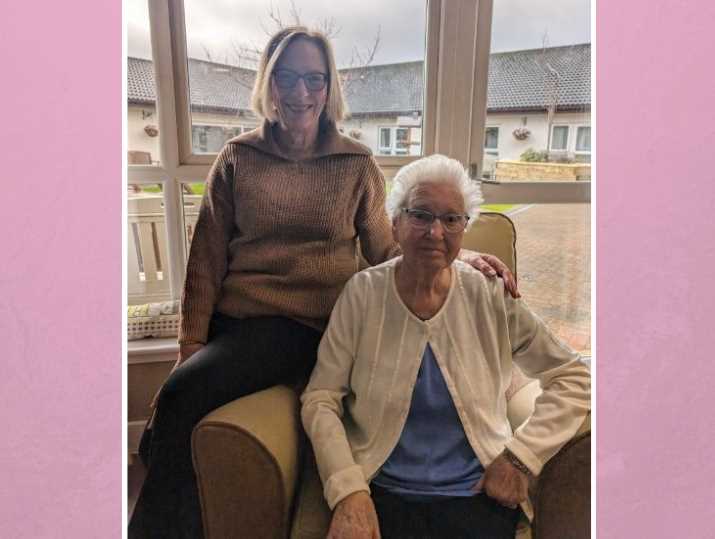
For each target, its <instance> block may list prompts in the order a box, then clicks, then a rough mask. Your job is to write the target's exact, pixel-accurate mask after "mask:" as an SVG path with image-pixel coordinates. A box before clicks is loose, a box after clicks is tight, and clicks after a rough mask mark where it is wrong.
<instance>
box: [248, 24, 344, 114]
mask: <svg viewBox="0 0 715 539" xmlns="http://www.w3.org/2000/svg"><path fill="white" fill-rule="evenodd" d="M294 39H305V40H307V41H310V42H311V43H313V44H315V45H316V46H317V47H318V48H319V49H320V50H321V51H322V52H323V57H324V58H325V63H326V64H327V66H328V96H327V99H326V101H325V108H324V109H323V112H322V113H321V118H322V117H323V116H324V117H325V118H326V119H327V120H330V121H332V122H337V121H340V120H342V119H343V118H344V117H345V116H346V115H347V105H346V103H345V98H344V97H343V90H342V86H341V84H340V76H339V74H338V68H337V67H336V65H335V56H334V55H333V48H332V47H331V45H330V42H329V41H328V38H326V37H325V35H324V34H323V33H321V32H318V31H317V30H308V28H306V27H305V26H289V27H287V28H283V29H282V30H279V31H278V32H277V33H276V34H274V35H273V37H271V39H270V40H269V41H268V45H266V48H265V49H264V50H263V53H262V54H261V60H260V62H259V64H258V73H257V74H256V82H255V84H254V85H253V93H252V94H251V108H252V109H253V112H255V113H256V114H258V115H259V116H262V117H263V118H266V119H268V120H269V121H270V122H277V121H279V120H280V118H279V114H278V110H277V106H276V104H275V102H274V100H273V92H272V84H271V75H272V74H273V70H274V69H275V66H276V63H277V62H278V60H279V59H280V57H281V55H282V54H283V51H285V50H286V48H287V47H288V45H289V44H290V43H291V42H292V41H293V40H294Z"/></svg>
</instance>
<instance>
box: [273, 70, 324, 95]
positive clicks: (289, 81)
mask: <svg viewBox="0 0 715 539" xmlns="http://www.w3.org/2000/svg"><path fill="white" fill-rule="evenodd" d="M298 79H303V83H304V84H305V87H306V88H307V89H308V90H310V91H311V92H319V91H320V90H322V89H323V88H325V85H326V84H327V83H328V75H327V74H325V73H321V72H320V71H311V72H310V73H304V74H303V75H301V74H300V73H296V72H295V71H293V70H292V69H276V70H275V71H273V80H275V81H276V84H277V85H278V88H280V89H281V90H291V89H293V88H294V87H295V85H296V84H298Z"/></svg>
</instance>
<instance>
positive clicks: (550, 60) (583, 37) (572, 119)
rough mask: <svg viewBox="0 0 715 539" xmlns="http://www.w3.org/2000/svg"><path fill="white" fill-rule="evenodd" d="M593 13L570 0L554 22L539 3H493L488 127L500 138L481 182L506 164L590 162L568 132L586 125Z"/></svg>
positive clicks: (584, 1)
mask: <svg viewBox="0 0 715 539" xmlns="http://www.w3.org/2000/svg"><path fill="white" fill-rule="evenodd" d="M590 9H591V8H590V1H589V0H574V1H573V2H567V3H564V4H563V5H561V6H560V7H559V16H558V17H554V15H553V11H551V10H550V9H544V7H543V5H541V4H540V3H538V2H520V3H514V2H494V11H493V17H492V32H491V48H490V57H489V75H488V87H487V117H486V125H491V126H494V125H499V127H500V135H501V136H500V138H499V140H498V152H499V153H498V155H495V154H492V155H487V156H485V160H484V164H483V167H482V170H483V173H484V175H485V176H486V177H494V176H495V175H497V176H498V175H499V169H500V168H501V167H503V166H505V165H504V162H506V161H508V162H514V161H527V162H542V163H547V162H549V161H551V162H554V161H555V162H559V163H573V162H578V161H586V162H588V160H589V158H588V156H585V155H583V154H581V155H577V152H580V151H581V150H577V148H576V143H577V140H576V138H577V137H576V136H574V135H572V136H571V137H569V136H568V130H569V129H570V128H571V127H572V126H573V128H574V129H575V128H576V126H577V125H578V126H585V127H587V126H589V125H590V123H591V113H590V109H591V43H590V41H591V35H590V29H591V21H590ZM554 127H555V128H554ZM487 129H490V128H487ZM489 144H490V140H489V133H488V131H487V132H485V148H488V149H492V148H491V147H490V145H489ZM507 166H508V167H511V165H507ZM589 176H590V174H589ZM515 179H519V180H520V181H529V178H528V177H524V176H519V177H518V178H515Z"/></svg>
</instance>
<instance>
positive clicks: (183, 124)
mask: <svg viewBox="0 0 715 539" xmlns="http://www.w3.org/2000/svg"><path fill="white" fill-rule="evenodd" d="M147 3H148V10H149V22H150V31H151V36H150V38H151V45H152V60H153V67H154V73H155V81H156V97H157V100H156V113H157V123H158V126H159V132H160V134H161V135H160V137H159V141H158V144H159V164H158V165H129V166H128V167H127V169H128V172H127V178H128V183H129V184H132V183H160V184H162V186H163V196H164V210H165V216H164V217H165V223H166V227H165V230H166V241H167V256H168V260H167V264H166V268H165V271H166V272H168V277H169V283H170V296H171V297H172V298H174V299H178V298H180V296H181V290H182V288H183V282H184V277H185V264H186V258H187V249H186V241H185V232H184V220H183V197H182V188H181V184H182V183H193V182H199V181H203V180H204V179H205V178H206V176H207V174H208V172H209V170H210V167H211V165H212V164H213V162H214V160H215V158H216V155H217V154H215V153H213V154H193V153H192V149H191V115H190V108H189V105H188V103H189V101H188V98H189V91H188V90H189V88H188V70H187V49H186V26H185V18H184V8H183V0H147ZM492 8H493V0H450V1H447V0H426V38H425V39H426V41H425V62H424V69H425V76H424V81H425V87H424V100H423V103H424V106H423V111H422V126H421V130H422V131H421V141H422V154H423V155H429V154H432V153H442V154H445V155H448V156H450V157H453V158H455V159H458V160H459V161H460V162H462V163H463V164H464V165H465V166H466V167H468V169H469V172H470V175H471V177H473V178H479V177H480V176H481V166H482V160H483V155H484V151H485V148H484V144H485V121H486V99H487V74H488V66H489V53H490V41H491V20H492ZM125 61H126V59H125ZM465 65H467V66H471V69H464V66H465ZM437 118H439V119H440V121H439V123H438V122H437ZM592 124H593V120H592V121H591V125H589V127H592ZM391 142H392V141H391ZM591 151H593V144H592V150H591ZM589 153H591V152H589ZM408 154H409V149H408ZM375 159H376V161H377V163H378V165H379V166H380V167H381V169H382V171H383V173H384V175H385V177H386V178H387V179H388V180H389V179H391V178H392V177H393V176H394V175H395V173H396V172H397V170H399V168H401V167H402V166H404V165H405V164H407V163H410V162H411V161H414V160H415V159H418V157H417V156H410V155H400V156H382V155H378V156H375ZM482 192H483V195H484V198H485V200H486V202H487V203H490V204H500V203H511V204H520V203H567V202H568V203H573V202H576V203H589V202H590V200H591V185H590V182H589V181H583V182H574V183H573V184H569V183H565V182H541V183H539V184H533V183H529V182H509V183H508V184H507V183H504V184H502V183H500V182H496V181H483V183H482Z"/></svg>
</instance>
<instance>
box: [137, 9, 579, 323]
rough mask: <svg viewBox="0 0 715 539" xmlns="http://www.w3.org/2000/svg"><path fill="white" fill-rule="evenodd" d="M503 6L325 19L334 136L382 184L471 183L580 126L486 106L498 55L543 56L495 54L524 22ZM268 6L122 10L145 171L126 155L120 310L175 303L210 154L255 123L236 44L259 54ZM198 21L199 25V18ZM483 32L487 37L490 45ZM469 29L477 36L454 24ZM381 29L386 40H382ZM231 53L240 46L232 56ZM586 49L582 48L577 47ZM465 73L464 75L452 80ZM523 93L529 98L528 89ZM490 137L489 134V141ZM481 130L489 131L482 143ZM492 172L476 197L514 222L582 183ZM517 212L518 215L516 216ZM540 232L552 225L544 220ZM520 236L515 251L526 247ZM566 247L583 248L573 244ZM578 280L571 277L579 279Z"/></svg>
mask: <svg viewBox="0 0 715 539" xmlns="http://www.w3.org/2000/svg"><path fill="white" fill-rule="evenodd" d="M400 2H404V3H402V4H400ZM506 4H507V3H501V2H494V3H492V2H478V1H477V0H449V1H447V0H430V1H429V2H425V3H423V4H421V5H422V6H423V7H425V9H419V8H416V7H415V3H414V0H395V2H394V6H393V2H391V3H390V6H391V8H393V7H394V9H391V10H389V12H384V5H383V4H382V3H380V2H378V1H377V0H365V1H364V2H360V3H357V4H351V5H350V7H349V11H345V9H344V6H342V5H340V6H339V8H336V12H335V28H337V27H341V31H340V32H339V33H338V34H337V35H335V37H334V38H333V43H334V45H335V49H336V53H337V54H338V56H339V59H338V62H339V64H340V65H339V70H340V73H341V75H342V76H343V82H344V83H345V92H346V96H347V100H348V104H349V107H350V110H351V113H352V115H351V117H350V118H348V119H347V120H345V121H344V122H342V123H341V125H340V126H339V127H340V128H341V129H342V131H343V133H344V134H346V135H347V136H349V137H352V138H354V139H356V140H358V141H359V142H361V143H363V144H365V145H367V146H369V147H370V148H372V149H373V151H374V153H375V155H376V160H377V162H378V164H379V165H380V166H381V168H382V169H383V171H384V173H385V176H386V177H387V178H388V180H389V178H390V177H391V176H392V175H394V173H395V172H396V171H397V170H398V169H399V168H400V167H401V166H402V165H404V164H405V163H407V162H409V161H410V160H413V159H415V158H416V157H417V156H419V155H422V154H431V153H444V154H447V155H450V156H452V157H455V158H457V159H459V160H460V161H461V162H463V163H464V165H465V166H469V165H471V167H470V169H473V170H475V172H474V173H475V174H476V170H479V167H480V166H481V163H482V161H483V160H484V159H485V155H484V154H485V153H487V154H493V153H495V152H498V157H499V159H501V160H504V161H506V160H515V161H518V159H519V155H520V154H521V153H523V152H524V151H525V150H526V149H528V148H530V147H531V148H533V149H534V150H535V151H542V150H544V151H545V150H547V149H549V146H550V144H549V143H548V142H547V141H548V138H549V137H548V133H549V132H550V131H551V127H552V126H557V127H558V126H567V125H573V126H577V125H578V126H583V127H587V126H589V125H590V124H591V121H590V117H589V116H588V113H587V112H585V109H582V108H579V109H578V110H575V109H571V110H561V109H559V108H558V107H556V110H555V111H554V113H553V114H552V115H551V117H550V118H549V117H548V114H547V111H546V110H544V111H540V112H539V113H538V114H539V116H538V117H537V116H536V115H535V114H536V113H533V112H532V111H533V110H534V107H533V106H532V104H531V102H529V101H528V99H530V97H529V95H526V94H525V95H524V96H519V98H520V99H521V98H522V97H523V98H524V99H525V101H523V102H522V103H523V104H524V106H526V107H527V108H526V109H524V110H519V111H512V109H510V108H509V107H510V106H511V105H510V103H503V102H493V99H494V97H493V96H494V95H495V94H494V91H493V88H492V84H493V81H494V80H496V78H497V77H496V76H495V74H494V73H493V72H492V65H496V64H497V63H499V58H500V56H499V55H500V54H501V51H502V50H507V51H509V50H511V51H513V50H516V49H519V48H522V49H530V50H534V49H538V50H541V49H542V48H543V47H542V43H541V42H538V43H526V44H524V45H523V46H520V47H516V46H514V47H512V48H511V49H499V47H498V46H497V45H495V43H498V42H499V40H500V39H502V37H503V36H504V35H507V34H509V35H512V36H513V35H517V36H520V35H522V34H523V33H524V32H521V31H515V29H514V28H515V26H514V25H515V24H516V23H517V22H519V23H521V22H524V23H526V22H527V20H528V19H529V16H527V15H525V14H517V15H516V16H513V15H514V14H513V13H511V14H509V13H503V12H501V11H500V10H506V9H507V7H504V6H506ZM226 6H230V9H231V11H228V12H227V11H223V10H224V9H227V8H226ZM273 6H274V7H273V8H271V7H270V3H268V2H257V1H255V0H238V1H236V2H232V3H228V4H227V3H225V2H217V1H212V2H199V1H198V0H167V1H166V2H154V1H151V2H148V1H147V0H128V9H127V24H128V28H127V32H128V55H129V58H128V59H127V62H128V66H129V67H131V65H132V64H135V67H134V68H131V69H128V70H127V71H128V77H129V79H130V80H128V99H129V100H130V102H129V105H130V107H129V110H128V115H129V116H130V117H133V118H134V120H131V121H134V122H135V123H136V126H137V129H130V130H129V131H128V137H129V140H128V141H127V142H128V144H127V148H128V149H129V150H130V151H135V152H145V153H149V154H150V156H149V157H148V158H147V156H146V155H136V156H135V157H134V159H135V160H134V161H132V160H130V161H129V162H130V166H129V171H128V178H129V185H130V189H134V187H132V186H136V187H135V188H136V192H135V193H134V194H132V193H130V194H129V195H128V196H129V197H133V198H130V200H131V204H129V214H130V219H129V220H128V226H129V229H128V230H127V238H128V256H129V258H130V259H131V264H133V266H132V267H134V268H135V270H134V273H135V274H136V279H135V281H136V283H135V285H132V286H134V288H131V286H130V291H129V301H130V303H144V302H147V301H155V300H156V299H157V298H167V299H178V298H179V297H180V295H181V289H182V286H183V280H184V267H185V264H186V256H187V252H188V245H189V243H190V239H191V236H192V234H193V223H194V221H195V217H196V211H197V209H198V204H199V203H200V198H201V194H202V193H203V180H204V178H205V177H206V175H207V174H208V171H209V169H210V167H211V164H212V163H213V160H214V159H215V153H216V152H218V151H219V150H220V148H221V146H222V145H223V144H224V143H225V141H226V140H228V139H230V138H232V137H234V136H236V135H238V134H240V133H242V132H244V131H245V130H248V129H252V128H254V127H255V126H256V125H258V121H259V120H258V119H257V118H255V117H254V116H253V115H252V113H250V110H249V109H250V107H249V101H248V96H249V94H250V88H251V86H252V78H251V77H252V73H255V64H252V62H255V59H256V58H255V55H252V53H251V51H250V50H247V49H246V48H241V47H242V45H241V44H243V43H244V42H245V43H249V44H253V52H255V50H256V49H260V48H261V47H262V46H263V44H264V43H265V40H266V32H265V31H264V29H263V28H264V27H265V28H267V29H268V31H269V32H271V31H272V30H273V28H272V27H271V26H270V25H271V24H272V23H271V21H272V20H273V18H271V17H269V13H271V11H270V10H273V15H275V16H276V18H278V13H277V12H278V11H279V10H280V12H281V15H280V18H282V19H283V20H284V21H286V22H292V21H291V19H292V15H291V8H290V1H289V0H285V1H284V0H280V1H279V2H274V4H273ZM295 6H296V9H297V10H298V11H299V16H300V18H301V19H302V20H304V21H306V22H308V24H309V25H314V24H315V22H316V21H317V22H320V21H324V22H326V21H329V19H330V17H332V16H333V13H329V12H312V13H311V12H309V11H307V10H308V9H309V7H308V4H307V3H306V4H305V5H303V4H302V2H301V0H296V1H295ZM492 6H493V11H494V13H493V17H492V16H491V15H492V13H491V11H492ZM338 9H339V10H340V11H338ZM380 10H382V11H380ZM149 12H150V14H151V17H149V16H148V14H149ZM375 12H380V13H383V12H384V17H380V19H379V21H377V22H376V21H375V17H374V13H375ZM366 13H367V15H366ZM206 14H210V15H211V17H204V16H203V15H206ZM338 15H340V18H338ZM482 15H484V16H482ZM507 15H508V16H507ZM251 17H253V18H251ZM492 18H493V20H494V25H493V26H494V28H493V31H491V32H490V25H491V24H492V22H491V20H492ZM239 20H249V24H248V26H246V27H245V31H244V30H242V31H241V32H238V30H237V28H236V24H237V21H239ZM469 20H474V21H476V22H475V24H474V25H471V24H466V23H465V21H469ZM217 21H226V23H227V27H229V30H228V31H226V32H225V35H228V36H230V37H231V39H229V40H228V41H227V42H226V43H227V45H226V44H223V45H221V47H219V44H220V43H219V41H215V39H216V37H217V36H218V35H219V34H221V33H222V32H221V31H219V30H220V28H219V27H218V25H217ZM353 21H364V23H363V24H362V26H360V31H359V32H357V33H354V32H353V31H352V30H351V28H350V27H351V24H352V23H353ZM150 22H151V24H150ZM378 23H379V24H378ZM392 24H396V25H397V26H395V27H391V26H390V25H392ZM378 26H380V28H381V32H382V33H381V37H380V39H379V40H377V41H378V42H379V45H378V48H377V50H376V51H374V52H375V54H374V55H372V56H371V55H370V54H366V52H371V49H372V48H373V47H372V44H373V43H375V40H373V39H372V38H374V37H375V35H376V30H377V27H378ZM542 27H543V26H542ZM549 27H550V28H551V26H549ZM366 28H367V30H366ZM390 28H392V29H390ZM445 29H450V30H449V34H448V35H447V36H445V35H444V34H442V35H440V34H441V32H444V31H446V30H445ZM149 32H151V34H152V39H150V38H149V37H150V36H149ZM393 35H399V36H400V40H399V42H400V45H402V44H404V43H408V42H409V44H410V46H409V50H410V51H411V52H409V54H408V55H407V56H400V55H399V54H400V53H399V51H398V49H401V46H399V47H398V46H396V45H393V44H394V43H396V42H395V41H393V40H391V39H388V37H387V36H393ZM489 35H491V37H492V45H491V49H492V51H491V55H490V54H489V52H490V51H489V42H488V40H487V39H486V38H485V37H484V36H489ZM366 36H367V37H366ZM538 39H540V37H539V38H538ZM231 41H233V42H234V43H235V44H236V45H240V46H237V47H233V46H232V44H233V43H231ZM588 41H589V38H588V36H587V37H586V38H585V39H583V40H582V41H580V43H584V42H588ZM142 43H143V45H141V44H142ZM150 43H151V46H149V44H150ZM221 43H223V42H221ZM140 45H141V46H140ZM559 45H560V43H559ZM354 46H357V48H358V52H359V54H357V55H353V50H354ZM152 47H153V50H152ZM583 49H584V47H581V48H579V47H576V48H575V49H574V51H573V54H572V56H574V58H576V59H577V60H579V61H581V59H582V57H583V56H584V55H587V54H588V53H585V52H584V51H583ZM142 51H144V52H142ZM341 51H342V52H341ZM353 56H354V59H353ZM509 58H512V59H513V56H510V57H509ZM509 58H506V59H505V63H508V62H509ZM537 60H538V59H537ZM530 62H531V63H530V65H536V64H538V62H536V64H535V63H534V59H533V58H531V59H530ZM470 65H471V66H472V69H465V66H470ZM538 65H541V64H538ZM550 65H556V64H550ZM558 65H560V64H558ZM579 65H581V64H579ZM137 66H139V67H137ZM385 66H387V67H385ZM135 68H136V69H135ZM538 73H539V76H540V77H541V79H540V81H539V84H542V85H544V86H545V87H546V86H548V84H551V83H550V82H549V81H548V80H547V78H546V77H547V76H546V75H545V74H544V73H543V72H540V71H539V72H538ZM487 75H489V76H487ZM579 80H581V79H579ZM487 85H489V88H488V87H487ZM582 86H583V87H586V88H587V87H588V86H587V85H586V86H584V85H582ZM520 87H521V86H520ZM524 87H525V88H529V87H531V88H534V87H533V86H529V84H526V85H524ZM132 88H135V90H131V89H132ZM511 88H515V86H514V85H512V86H511ZM549 88H550V87H549ZM546 89H547V90H548V88H546ZM536 94H539V95H547V94H548V91H541V90H539V91H538V92H537V91H534V95H536ZM579 103H580V102H579ZM579 106H580V105H579ZM132 115H133V116H132ZM525 115H526V116H528V128H529V130H530V132H531V134H530V135H529V136H528V138H527V139H526V140H517V139H516V138H515V137H514V136H512V133H513V131H514V129H515V128H516V127H519V126H522V125H524V122H523V121H522V118H523V117H524V116H525ZM142 122H144V123H142ZM549 122H550V123H549ZM495 124H497V125H499V127H498V128H496V127H494V126H495ZM129 125H130V126H131V125H132V124H131V123H129ZM148 125H152V126H155V127H156V133H157V136H150V135H151V134H155V130H154V129H152V128H149V129H148V132H147V131H145V130H144V128H145V127H147V126H148ZM485 125H489V126H490V128H489V130H488V131H486V130H485ZM582 133H583V134H579V133H578V132H577V133H576V136H575V137H571V138H573V139H574V140H573V142H569V141H568V138H569V137H568V136H566V143H567V147H568V144H569V143H570V144H572V148H575V147H576V146H578V148H582V147H590V144H589V142H588V141H589V140H590V131H589V130H584V131H583V132H582ZM500 135H501V138H500ZM140 137H146V138H145V139H141V138H140ZM142 140H143V141H144V142H143V143H146V142H147V141H149V142H150V144H151V146H150V147H149V146H143V145H142V144H143V143H141V144H140V142H141V141H142ZM572 151H573V149H572ZM577 151H580V150H577ZM490 157H492V159H493V158H494V157H495V156H494V155H490ZM501 160H500V161H496V162H495V167H496V168H495V178H496V180H497V182H498V184H496V185H488V186H487V185H485V186H484V196H485V198H486V199H487V201H488V202H489V203H495V204H500V203H503V204H508V205H509V206H510V207H511V208H512V209H514V210H515V211H517V210H520V209H521V208H522V207H527V206H529V205H532V206H533V205H535V204H544V205H545V206H546V205H547V204H548V206H546V207H547V208H549V207H553V206H552V205H551V204H552V203H553V202H554V200H559V201H560V202H564V203H571V204H576V203H579V204H581V203H584V202H588V201H589V200H590V198H589V197H590V185H589V184H588V182H578V185H576V182H573V184H572V183H568V184H567V183H566V182H562V184H560V185H557V186H554V185H546V184H544V185H541V184H540V185H539V186H538V187H539V188H538V189H535V188H534V186H532V185H530V184H529V185H526V186H525V185H524V184H525V183H528V182H520V181H511V180H505V181H500V179H499V168H498V167H499V166H501V164H502V163H503V162H504V161H501ZM131 163H137V164H131ZM149 163H151V166H148V165H149ZM547 183H548V182H547ZM142 200H145V201H146V202H144V201H142ZM583 207H586V206H585V205H584V206H583ZM504 211H509V210H504ZM521 211H522V213H524V215H529V211H528V210H521ZM551 218H552V219H554V220H556V219H557V217H556V216H552V217H551ZM543 219H547V218H546V217H543ZM152 223H153V225H152ZM134 224H136V225H137V226H133V225H134ZM518 226H519V225H518ZM521 226H526V225H521ZM524 230H525V231H524V232H521V236H520V237H526V234H527V232H526V229H524ZM537 231H538V227H535V228H534V229H533V232H530V233H532V234H534V235H537V236H538V232H537ZM133 238H134V239H133ZM137 238H138V239H137ZM132 241H133V242H134V243H133V244H132V243H131V242H132ZM520 241H521V240H520ZM577 241H580V242H582V243H583V235H582V236H581V237H580V239H579V238H577ZM137 244H140V247H139V248H137ZM147 253H151V256H150V255H149V254H147ZM519 254H520V260H524V258H527V257H529V256H530V254H529V253H528V252H522V251H520V253H519ZM132 257H133V258H132ZM152 257H153V258H152ZM128 263H129V262H128ZM527 275H528V272H527ZM582 276H583V274H579V279H580V278H582ZM130 278H131V276H130ZM142 279H143V280H142ZM525 279H526V277H525ZM537 281H538V279H537ZM142 283H144V284H142ZM146 283H151V286H149V285H147V284H146ZM527 299H528V298H527ZM569 308H570V307H568V306H567V307H565V309H569Z"/></svg>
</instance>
